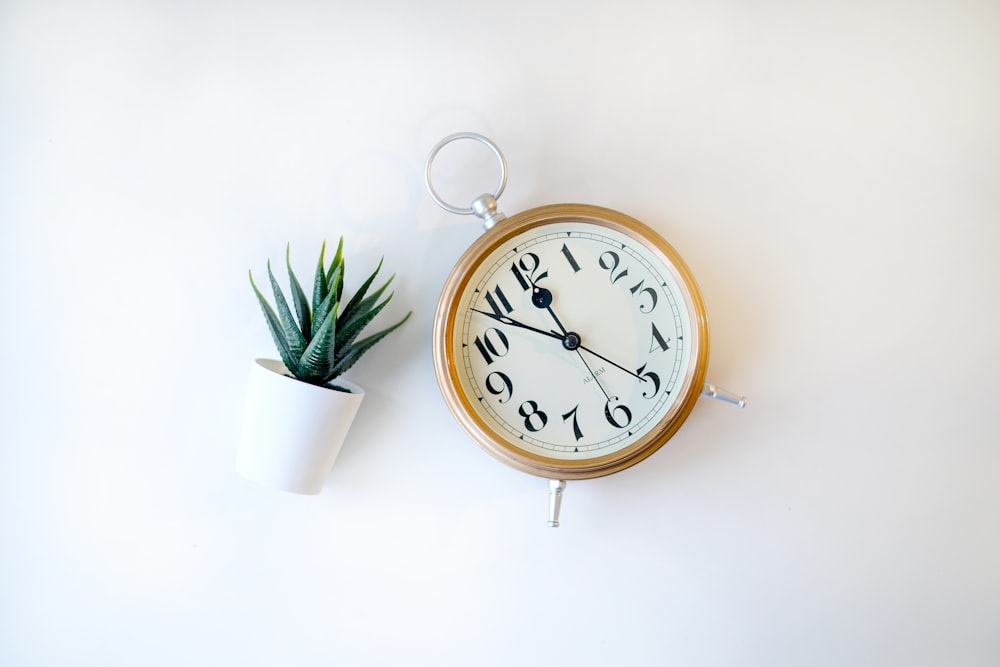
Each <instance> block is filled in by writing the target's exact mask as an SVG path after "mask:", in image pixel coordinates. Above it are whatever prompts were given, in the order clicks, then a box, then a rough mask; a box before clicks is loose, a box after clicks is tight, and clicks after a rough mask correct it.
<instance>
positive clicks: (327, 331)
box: [299, 308, 337, 384]
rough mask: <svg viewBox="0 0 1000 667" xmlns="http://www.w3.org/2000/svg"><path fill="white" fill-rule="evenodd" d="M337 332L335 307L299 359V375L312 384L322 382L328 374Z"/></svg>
mask: <svg viewBox="0 0 1000 667" xmlns="http://www.w3.org/2000/svg"><path fill="white" fill-rule="evenodd" d="M336 334H337V312H336V308H334V309H333V310H331V311H330V314H329V315H327V316H326V319H325V320H323V323H322V324H321V325H320V327H319V329H318V330H317V331H316V335H315V336H313V339H312V341H311V342H310V343H309V346H308V347H307V348H306V349H305V352H303V353H302V357H301V358H300V359H299V370H300V372H301V373H302V375H301V376H300V377H302V378H303V379H306V380H307V381H308V382H312V383H313V384H324V383H325V382H327V381H328V380H326V379H325V378H326V377H327V376H328V375H329V374H330V367H331V360H332V359H333V354H334V342H335V341H336Z"/></svg>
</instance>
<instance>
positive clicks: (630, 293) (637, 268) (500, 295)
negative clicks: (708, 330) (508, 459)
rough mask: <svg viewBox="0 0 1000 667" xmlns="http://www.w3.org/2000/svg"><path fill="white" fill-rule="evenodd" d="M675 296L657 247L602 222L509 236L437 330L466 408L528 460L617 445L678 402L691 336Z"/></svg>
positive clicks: (574, 457)
mask: <svg viewBox="0 0 1000 667" xmlns="http://www.w3.org/2000/svg"><path fill="white" fill-rule="evenodd" d="M500 224H501V225H502V224H505V223H500ZM685 293H686V292H685V291H684V290H683V289H682V288H681V286H680V285H679V284H678V280H677V277H676V276H675V272H674V271H672V270H671V266H670V265H669V264H668V263H667V260H666V258H665V256H664V255H663V254H662V253H661V252H659V251H658V250H657V249H656V248H651V247H647V246H646V245H644V244H643V243H641V242H639V241H638V240H637V239H635V238H633V237H632V236H630V235H628V234H626V233H624V232H623V231H619V229H616V228H613V227H611V226H604V225H599V224H594V223H591V222H586V221H582V220H581V221H573V220H569V221H562V222H553V223H549V224H542V225H538V226H534V227H532V228H529V229H527V230H526V231H523V232H521V233H518V234H517V235H516V236H513V237H512V238H509V239H507V240H506V241H504V242H502V243H501V244H500V245H499V246H496V247H494V248H493V249H492V250H490V251H489V254H488V255H486V256H485V257H483V258H482V259H481V260H480V261H479V262H478V263H477V264H476V266H475V268H474V270H473V272H472V274H471V276H470V277H469V279H468V280H467V281H466V282H465V283H464V285H463V287H462V289H461V290H460V292H459V293H458V295H457V310H456V311H455V316H454V321H453V322H452V324H451V325H450V326H451V328H450V329H449V330H448V331H447V332H446V333H445V335H446V336H447V337H448V341H447V344H448V345H450V347H451V354H452V355H453V359H454V361H453V364H454V372H455V374H456V375H457V381H458V385H459V387H460V390H461V392H462V393H464V395H465V398H466V402H467V404H468V406H469V408H468V409H470V410H472V411H473V412H474V413H475V415H476V417H477V418H478V420H479V421H480V422H481V423H482V424H484V425H485V426H486V428H487V429H489V430H490V431H492V433H493V437H495V438H500V439H502V440H503V441H504V442H506V443H508V444H509V445H510V446H512V447H514V448H517V449H519V450H521V451H523V452H526V453H528V454H529V455H533V456H536V457H544V458H546V459H556V460H561V461H566V462H573V461H584V460H588V459H594V458H598V457H604V456H606V455H609V454H615V453H616V452H620V451H621V450H623V449H625V448H627V447H629V446H630V445H632V444H634V443H636V442H637V441H639V440H640V439H642V438H644V437H646V436H647V435H648V434H649V433H650V432H651V431H653V430H654V429H657V428H659V427H661V426H662V423H663V420H664V418H665V417H667V416H668V415H671V414H673V413H676V412H677V410H678V408H679V407H680V406H679V405H678V401H681V400H684V396H683V395H682V394H683V392H682V391H681V389H682V387H684V385H685V382H688V383H689V382H690V375H691V371H692V365H693V364H694V363H696V362H695V361H694V360H693V359H692V349H693V348H694V347H696V346H697V343H698V340H697V339H696V338H697V335H698V331H695V334H694V335H695V339H692V323H691V318H692V313H691V312H690V306H689V304H688V303H687V301H686V300H685ZM684 416H686V414H685V415H684ZM681 419H683V417H681Z"/></svg>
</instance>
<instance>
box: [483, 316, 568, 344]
mask: <svg viewBox="0 0 1000 667" xmlns="http://www.w3.org/2000/svg"><path fill="white" fill-rule="evenodd" d="M471 310H472V312H474V313H479V314H480V315H485V316H486V317H488V318H490V319H491V320H496V321H497V322H500V323H502V324H508V325H510V326H512V327H520V328H521V329H527V330H528V331H534V332H535V333H540V334H542V335H543V336H548V337H549V338H555V339H556V340H562V338H563V337H562V336H561V335H560V334H557V333H555V332H553V331H546V330H545V329H537V328H535V327H533V326H531V325H530V324H525V323H524V322H518V321H517V320H515V319H513V318H510V317H507V316H506V315H498V314H497V313H489V312H487V311H485V310H477V309H476V308H472V309H471Z"/></svg>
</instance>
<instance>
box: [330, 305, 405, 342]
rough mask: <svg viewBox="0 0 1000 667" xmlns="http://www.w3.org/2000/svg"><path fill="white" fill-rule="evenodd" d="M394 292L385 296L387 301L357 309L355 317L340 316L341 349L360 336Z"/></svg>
mask: <svg viewBox="0 0 1000 667" xmlns="http://www.w3.org/2000/svg"><path fill="white" fill-rule="evenodd" d="M393 294H394V292H392V293H390V294H389V296H387V297H386V298H385V301H383V302H382V303H380V304H378V305H377V306H375V307H374V308H372V309H371V310H368V311H357V315H356V316H355V317H352V318H350V319H349V320H346V319H345V318H344V317H343V316H341V318H340V326H339V327H338V329H337V347H338V348H339V349H346V348H347V346H348V345H350V344H351V343H353V342H354V339H355V338H357V337H358V334H360V333H361V330H362V329H364V328H365V327H366V326H368V323H369V322H371V321H372V320H373V319H375V316H376V315H378V314H379V313H380V312H381V311H382V309H383V308H385V304H387V303H389V300H390V299H391V298H392V295H393Z"/></svg>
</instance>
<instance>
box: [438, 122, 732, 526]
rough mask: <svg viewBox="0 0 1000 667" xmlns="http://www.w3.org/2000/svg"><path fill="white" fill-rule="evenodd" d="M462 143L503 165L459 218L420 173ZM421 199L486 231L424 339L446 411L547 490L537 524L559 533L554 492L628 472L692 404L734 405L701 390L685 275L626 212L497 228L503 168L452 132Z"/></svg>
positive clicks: (701, 352)
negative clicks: (542, 521) (487, 190)
mask: <svg viewBox="0 0 1000 667" xmlns="http://www.w3.org/2000/svg"><path fill="white" fill-rule="evenodd" d="M461 139H470V140H474V141H477V142H480V143H482V144H484V145H486V146H487V147H488V148H490V150H492V151H493V153H494V155H495V156H496V157H497V159H498V161H499V163H500V182H499V184H498V186H497V187H496V189H495V190H494V191H493V193H492V194H484V195H481V196H480V197H477V198H476V199H475V200H474V201H473V202H472V203H471V204H470V205H469V206H468V207H456V206H453V205H451V204H449V203H447V202H445V201H443V200H442V198H441V197H440V196H439V195H438V193H437V191H436V190H435V188H434V186H433V182H432V177H431V167H432V165H433V162H434V159H435V157H436V156H437V155H438V153H439V152H440V151H441V149H442V148H444V147H445V146H447V145H448V144H450V143H452V142H454V141H457V140H461ZM425 180H426V185H427V189H428V192H429V193H430V195H431V198H432V199H433V200H434V201H435V202H436V203H437V204H438V205H439V206H441V207H442V208H443V209H445V210H447V211H449V212H451V213H456V214H465V215H476V216H478V217H479V218H480V219H482V220H483V226H484V228H485V233H484V234H483V235H482V236H481V237H479V238H478V239H477V240H476V241H475V242H474V243H473V244H472V245H471V246H470V247H469V248H468V250H466V251H465V253H464V254H463V255H462V257H461V258H460V259H459V260H458V262H457V264H456V265H455V267H454V269H452V271H451V273H450V275H449V276H448V278H447V280H446V281H445V284H444V288H443V290H442V292H441V297H440V299H439V301H438V306H437V311H436V314H435V318H434V329H433V337H432V340H433V343H432V344H433V357H434V371H435V374H436V376H437V381H438V385H439V387H440V389H441V394H442V396H443V397H444V402H445V403H446V404H447V406H448V408H449V410H450V411H451V413H452V414H453V415H454V417H455V419H456V420H457V421H458V423H459V424H460V425H461V427H462V428H463V429H464V430H465V432H466V433H467V434H468V435H469V437H470V438H471V439H472V440H473V441H474V442H476V443H477V444H478V445H479V446H480V447H481V448H482V449H484V450H485V451H486V452H488V453H489V454H491V455H492V456H493V457H494V458H496V459H497V460H499V461H501V462H503V463H505V464H507V465H509V466H511V467H513V468H516V469H517V470H521V471H523V472H526V473H530V474H532V475H537V476H539V477H544V478H548V479H549V480H550V484H549V519H548V524H549V525H550V526H553V527H556V526H558V525H559V513H560V507H561V501H562V494H563V490H564V489H565V487H566V480H576V479H586V478H592V477H599V476H602V475H609V474H612V473H615V472H618V471H621V470H624V469H625V468H628V467H629V466H632V465H635V464H636V463H639V462H640V461H642V460H643V459H645V458H647V457H648V456H650V455H651V454H653V452H655V451H656V450H658V449H659V448H660V447H662V446H663V445H664V443H666V442H667V441H668V440H669V439H670V438H671V437H672V436H673V435H674V434H675V433H676V432H677V430H678V429H679V428H680V427H681V426H682V425H683V424H684V421H685V420H686V419H687V417H688V415H689V414H690V413H691V411H692V409H693V408H694V406H695V403H696V402H697V400H698V398H699V396H702V395H707V396H710V397H713V398H719V399H722V400H724V401H726V402H729V403H733V404H735V405H738V406H739V407H741V408H742V407H744V406H745V405H746V399H745V397H742V396H739V395H736V394H733V393H732V392H728V391H726V390H723V389H721V388H719V387H717V386H715V385H713V384H711V383H707V382H706V372H707V369H708V358H709V328H708V316H707V314H706V311H705V304H704V301H703V299H702V297H701V293H700V292H699V290H698V285H697V283H696V282H695V279H694V276H693V275H692V273H691V271H690V269H689V268H688V266H687V264H686V263H685V262H684V260H683V259H682V258H681V256H680V254H679V253H678V252H677V251H676V250H675V249H674V248H673V246H671V245H670V244H669V243H668V242H667V241H666V240H665V239H664V238H663V237H661V236H660V235H659V234H658V233H656V232H655V231H654V230H653V229H651V228H650V227H649V226H647V225H646V224H644V223H643V222H640V221H639V220H637V219H635V218H633V217H630V216H629V215H626V214H625V213H622V212H619V211H616V210H612V209H609V208H603V207H599V206H593V205H589V204H551V205H546V206H540V207H537V208H533V209H530V210H527V211H523V212H521V213H518V214H516V215H512V216H510V217H507V216H506V215H504V214H503V213H501V212H500V211H499V210H498V208H497V199H498V198H499V197H500V195H501V194H502V192H503V190H504V188H505V187H506V182H507V163H506V159H505V158H504V156H503V153H502V152H501V151H500V149H499V147H498V146H497V145H496V144H495V143H494V142H492V141H491V140H489V139H488V138H486V137H484V136H482V135H480V134H476V133H472V132H463V133H458V134H453V135H451V136H448V137H445V138H444V139H443V140H442V141H440V142H439V143H438V144H437V145H436V146H435V147H434V148H433V149H432V151H431V154H430V156H429V157H428V160H427V164H426V171H425Z"/></svg>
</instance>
